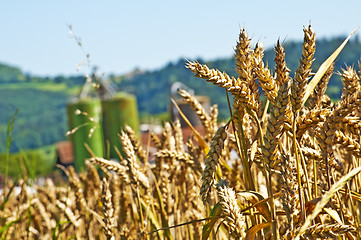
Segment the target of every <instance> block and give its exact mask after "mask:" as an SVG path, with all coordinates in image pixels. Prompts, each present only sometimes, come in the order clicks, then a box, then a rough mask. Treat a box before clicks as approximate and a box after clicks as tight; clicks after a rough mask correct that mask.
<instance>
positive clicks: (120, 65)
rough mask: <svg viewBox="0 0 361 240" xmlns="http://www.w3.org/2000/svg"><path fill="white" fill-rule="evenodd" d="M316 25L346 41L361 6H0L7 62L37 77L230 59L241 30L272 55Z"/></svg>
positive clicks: (37, 0) (45, 2)
mask: <svg viewBox="0 0 361 240" xmlns="http://www.w3.org/2000/svg"><path fill="white" fill-rule="evenodd" d="M310 21H311V23H312V27H313V29H314V31H315V32H316V37H317V38H322V37H331V36H334V35H345V36H346V35H347V34H348V33H350V32H352V31H353V30H354V29H355V28H356V27H358V26H359V25H361V1H359V0H351V1H334V0H331V1H317V0H303V1H289V0H288V1H242V0H239V1H236V0H232V1H226V0H225V1H219V0H218V1H213V0H208V1H206V0H199V1H196V0H192V1H190V0H182V1H176V0H172V1H169V0H168V1H149V0H148V1H143V0H138V1H123V0H118V1H115V0H114V1H113V0H108V1H99V0H98V1H95V0H87V1H83V0H62V1H49V0H32V1H25V0H24V1H19V0H11V1H1V3H0V34H1V42H0V43H1V44H0V62H1V63H7V64H11V65H15V66H17V67H20V68H21V69H22V70H23V71H25V72H27V73H31V74H34V75H42V76H45V75H50V76H54V75H57V74H64V75H70V74H79V73H80V74H84V73H88V72H89V71H90V70H89V68H86V67H83V68H81V69H80V71H79V72H77V70H76V65H77V64H78V63H79V62H81V61H85V55H86V54H87V53H89V54H90V59H91V61H92V64H94V65H97V66H98V67H99V71H101V72H104V73H105V74H110V73H115V74H124V73H127V72H129V71H131V70H133V69H134V68H135V67H139V68H141V69H147V70H152V69H157V68H160V67H162V66H164V65H165V64H167V63H168V62H169V61H176V60H178V59H179V58H182V57H184V58H196V57H202V58H204V59H215V58H218V57H230V56H231V55H232V54H233V47H234V46H235V43H236V40H237V37H238V34H239V29H240V27H244V28H245V29H246V30H247V32H248V33H249V35H250V36H251V37H252V38H253V42H256V41H258V40H260V41H263V42H264V45H265V46H266V47H271V46H273V45H274V44H275V42H276V41H277V39H278V38H280V39H281V40H284V39H287V40H302V38H303V31H302V27H303V25H308V23H309V22H310ZM67 25H72V27H73V31H74V33H75V34H76V35H77V36H78V37H79V38H81V42H82V44H83V48H80V47H79V46H77V44H76V42H75V41H74V39H72V38H70V35H69V33H68V31H69V29H68V27H67ZM357 34H360V30H359V31H358V33H357ZM286 54H287V53H286Z"/></svg>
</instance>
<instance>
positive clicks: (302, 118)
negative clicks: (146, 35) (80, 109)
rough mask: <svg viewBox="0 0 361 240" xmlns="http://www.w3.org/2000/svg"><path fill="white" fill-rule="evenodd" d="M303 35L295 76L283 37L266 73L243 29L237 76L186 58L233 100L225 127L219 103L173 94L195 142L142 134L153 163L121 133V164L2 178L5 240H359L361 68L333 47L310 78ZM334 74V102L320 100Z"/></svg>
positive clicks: (0, 223) (174, 128) (309, 35)
mask: <svg viewBox="0 0 361 240" xmlns="http://www.w3.org/2000/svg"><path fill="white" fill-rule="evenodd" d="M303 31H304V41H303V46H302V48H303V50H302V56H301V57H300V60H299V67H298V69H297V70H296V72H295V74H294V76H290V70H289V69H288V68H287V65H286V62H285V50H284V47H283V46H282V44H281V43H280V42H279V41H278V42H277V44H276V45H275V49H274V50H275V56H276V57H275V59H274V61H275V69H272V70H271V69H269V68H268V67H267V64H266V63H265V62H264V60H263V51H264V49H263V47H262V44H261V43H257V44H256V45H255V46H252V45H251V39H250V38H249V36H248V34H247V32H246V31H245V30H244V29H242V30H241V31H240V34H239V39H238V41H237V44H236V47H235V54H234V60H235V63H236V71H237V74H238V76H237V77H236V78H235V77H230V76H229V75H227V74H226V73H224V72H223V73H222V72H220V71H219V70H217V69H209V68H208V67H207V66H206V65H202V64H200V63H198V62H194V61H188V62H187V64H186V67H187V68H188V69H189V70H190V71H192V72H193V73H194V75H195V76H196V77H198V78H201V79H204V80H206V81H207V82H210V83H213V84H214V85H216V86H215V87H221V88H224V89H225V94H228V93H229V94H231V95H232V96H233V98H231V99H232V101H233V102H232V103H231V102H230V103H229V105H230V106H229V107H230V118H229V121H227V122H219V121H218V119H217V115H218V109H217V106H216V105H214V106H212V107H211V108H210V109H204V108H203V106H202V105H201V104H200V103H199V102H198V100H197V98H196V97H194V96H192V95H191V94H189V93H188V92H187V91H185V90H182V89H180V90H179V94H180V96H181V97H182V98H183V99H184V100H185V101H186V102H187V103H188V104H189V105H190V106H191V107H192V108H193V109H194V111H195V112H196V114H197V115H198V117H199V119H200V121H201V123H202V127H203V130H204V131H203V133H204V134H203V135H200V134H199V133H198V132H197V131H196V130H194V129H193V133H194V134H193V136H192V137H190V138H188V139H184V138H183V134H182V129H181V125H180V121H179V120H176V121H175V122H167V123H165V124H164V127H163V130H162V134H161V135H160V136H159V135H155V134H150V138H149V141H150V142H151V144H152V146H154V147H155V148H156V153H154V154H151V155H150V154H148V152H149V149H148V148H149V144H148V147H147V148H144V145H142V144H141V142H140V141H139V139H138V138H137V136H136V134H135V133H134V131H133V130H132V129H131V128H130V127H125V128H124V129H123V131H122V132H121V133H119V140H120V141H121V142H122V145H123V149H122V152H123V154H121V153H120V152H119V156H120V159H121V160H120V161H119V162H115V161H110V160H107V159H103V158H99V157H97V156H93V157H92V158H90V159H88V160H87V162H86V167H87V170H86V171H85V172H83V173H76V172H75V171H74V168H72V167H70V168H68V169H65V168H63V167H60V168H61V169H62V171H64V173H65V174H66V175H67V177H68V182H67V183H65V184H62V185H55V184H54V182H53V181H52V180H51V179H47V181H46V184H45V185H44V186H35V188H34V189H35V190H33V191H28V190H27V189H28V188H27V185H28V184H27V181H26V180H27V179H26V177H24V179H22V180H20V181H18V182H15V183H13V182H9V184H8V186H5V189H4V191H3V193H2V195H1V197H0V235H1V237H2V239H317V238H319V239H361V233H360V232H361V227H360V221H361V212H360V209H361V190H360V188H361V176H360V174H359V173H360V171H361V167H360V160H361V145H360V132H361V116H360V111H361V71H357V70H355V69H354V68H353V67H351V66H348V67H345V69H340V70H335V69H334V64H333V63H332V62H333V60H334V59H335V58H336V56H337V54H338V52H337V51H338V50H341V48H342V46H341V47H340V49H338V50H337V51H335V54H334V55H333V56H331V57H330V59H328V60H327V61H325V63H324V64H323V65H321V67H320V69H319V70H318V71H317V72H316V73H315V72H313V69H312V63H313V61H314V53H315V51H316V40H315V33H314V32H313V30H312V28H311V26H308V27H304V29H303ZM346 42H347V39H346V41H345V43H346ZM335 71H336V73H337V74H340V75H341V79H342V82H343V90H342V97H341V99H340V100H339V101H338V102H337V103H334V102H332V101H331V100H330V98H329V97H328V96H327V95H326V94H325V92H326V89H327V84H328V81H329V79H330V77H331V76H332V74H334V72H335ZM201 79H200V80H199V81H203V80H201ZM230 101H231V100H230ZM189 127H191V128H192V126H189ZM90 151H91V150H90ZM16 185H19V186H20V189H21V190H20V191H19V192H16V191H15V190H14V189H15V186H16Z"/></svg>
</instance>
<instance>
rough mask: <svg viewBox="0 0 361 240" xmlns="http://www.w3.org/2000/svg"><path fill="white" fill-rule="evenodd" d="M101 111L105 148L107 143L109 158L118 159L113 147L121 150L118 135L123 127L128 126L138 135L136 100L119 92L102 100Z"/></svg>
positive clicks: (132, 96)
mask: <svg viewBox="0 0 361 240" xmlns="http://www.w3.org/2000/svg"><path fill="white" fill-rule="evenodd" d="M102 109H103V132H104V141H105V143H104V144H105V146H107V144H108V141H109V146H108V147H109V157H110V158H119V157H118V154H117V152H116V150H115V148H114V147H115V146H116V147H117V148H118V149H119V150H120V151H121V149H122V147H121V143H120V140H119V136H118V134H119V133H120V131H121V130H122V128H123V126H125V125H128V126H130V127H131V128H132V129H133V130H134V131H135V132H136V133H137V134H138V135H139V116H138V108H137V100H136V98H135V96H134V95H131V94H127V93H123V92H120V93H118V94H116V95H114V96H112V97H111V98H109V99H105V100H103V101H102ZM106 157H108V156H106Z"/></svg>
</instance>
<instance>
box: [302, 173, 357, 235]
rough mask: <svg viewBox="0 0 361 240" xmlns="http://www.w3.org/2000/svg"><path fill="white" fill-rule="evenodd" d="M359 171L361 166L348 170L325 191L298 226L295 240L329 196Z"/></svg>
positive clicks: (320, 209) (324, 204) (303, 231)
mask: <svg viewBox="0 0 361 240" xmlns="http://www.w3.org/2000/svg"><path fill="white" fill-rule="evenodd" d="M360 171H361V167H358V168H355V169H353V170H352V171H351V172H349V173H348V174H347V175H345V176H343V177H342V178H341V179H340V180H339V181H338V182H336V183H335V184H334V185H332V187H331V188H330V190H329V191H328V192H326V193H325V194H324V195H323V196H322V198H321V200H320V201H319V202H318V203H317V204H316V206H315V209H314V210H313V212H312V214H311V215H308V216H307V218H306V221H305V223H304V224H303V225H302V227H301V228H300V231H299V232H298V234H297V236H296V237H295V240H298V239H300V237H301V236H302V234H304V233H305V231H306V230H307V228H308V227H309V226H310V225H311V223H312V221H313V220H314V219H315V218H316V217H317V215H318V214H319V213H320V212H321V211H322V209H323V207H324V206H326V204H327V203H328V201H329V200H330V198H332V196H333V195H334V194H335V193H336V192H337V191H338V190H340V189H341V188H342V187H343V186H344V185H345V184H346V183H347V182H348V181H349V180H350V179H351V178H352V177H353V176H355V175H356V174H358V173H359V172H360Z"/></svg>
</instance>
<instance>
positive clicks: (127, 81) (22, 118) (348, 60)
mask: <svg viewBox="0 0 361 240" xmlns="http://www.w3.org/2000/svg"><path fill="white" fill-rule="evenodd" d="M344 39H345V37H336V38H332V39H321V40H318V41H317V43H316V54H315V62H314V64H313V72H316V71H317V69H318V67H319V66H320V64H322V62H323V61H324V60H326V59H327V58H328V57H329V56H330V54H332V52H333V51H334V50H335V49H336V48H337V47H338V46H339V45H340V44H341V43H342V41H343V40H344ZM284 46H285V51H286V63H287V66H288V68H289V69H290V70H291V76H293V75H294V72H295V69H297V67H298V61H299V58H300V56H301V54H302V43H301V42H295V41H289V42H285V43H284ZM360 56H361V43H360V41H359V38H358V36H355V37H353V38H351V40H350V41H349V43H348V44H347V45H346V47H345V48H344V50H343V51H342V52H341V54H340V55H339V57H338V58H337V61H336V66H335V69H336V72H337V71H340V70H341V68H344V67H345V66H346V65H352V66H354V67H355V68H356V69H357V70H358V68H359V67H358V62H359V60H360ZM274 57H275V55H274V51H273V49H272V48H270V49H266V50H265V57H264V61H265V62H267V63H268V66H269V68H270V69H273V68H274V62H273V59H274ZM198 61H199V62H201V63H206V64H207V65H208V67H210V68H217V69H219V70H220V71H225V72H227V73H228V74H229V75H231V76H236V72H235V71H234V68H235V64H234V61H233V59H232V57H229V58H225V59H217V60H213V61H204V60H202V59H198ZM185 62H186V60H185V59H180V60H178V61H177V62H171V63H169V64H168V65H166V66H165V67H163V68H161V69H158V70H154V71H134V72H133V73H131V74H127V75H124V76H118V75H109V76H108V77H109V79H110V80H111V81H113V83H115V84H116V86H117V87H118V88H119V90H120V91H126V92H129V93H132V94H134V95H136V97H137V101H138V108H139V112H140V115H141V116H142V117H146V116H151V115H158V114H162V113H164V112H167V111H168V109H169V106H170V98H171V93H170V86H171V85H172V84H173V83H174V82H182V83H184V84H185V85H187V86H188V87H189V88H192V89H193V90H194V92H195V94H197V95H206V96H209V98H210V100H211V103H212V104H218V106H219V110H220V118H221V119H226V118H227V117H229V112H228V105H227V99H226V93H225V91H224V90H223V89H221V88H218V87H215V86H213V85H212V84H210V83H207V82H206V81H205V80H202V79H198V78H195V77H194V76H193V74H192V73H191V72H190V71H189V70H188V69H186V68H185ZM84 82H85V77H84V76H71V77H66V76H56V77H37V76H32V75H29V74H25V73H23V72H22V71H21V70H20V69H18V68H16V67H12V66H8V65H5V64H0V152H1V151H5V146H6V140H5V135H6V124H7V120H8V118H9V116H10V115H11V114H12V113H13V112H14V111H15V109H16V108H18V109H19V114H18V117H17V120H16V123H15V129H14V132H13V138H14V144H13V145H12V147H11V151H12V152H16V151H19V150H20V149H27V148H37V147H41V146H45V145H49V144H53V143H55V142H57V141H61V140H64V139H65V138H66V137H65V132H66V131H67V130H68V129H67V119H66V111H65V106H66V104H67V102H68V101H69V100H70V99H71V98H73V97H75V96H76V94H78V93H79V90H80V88H81V86H82V85H83V84H84ZM341 91H342V83H341V80H340V76H339V75H338V74H334V76H333V77H332V79H331V80H330V83H329V87H328V92H327V93H328V95H329V96H330V97H331V98H332V99H338V98H339V97H340V95H341Z"/></svg>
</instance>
